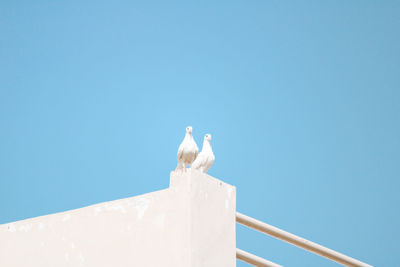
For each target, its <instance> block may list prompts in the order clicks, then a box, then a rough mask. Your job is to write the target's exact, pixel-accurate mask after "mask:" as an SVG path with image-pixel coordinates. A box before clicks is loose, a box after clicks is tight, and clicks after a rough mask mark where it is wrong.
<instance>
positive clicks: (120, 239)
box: [0, 171, 236, 267]
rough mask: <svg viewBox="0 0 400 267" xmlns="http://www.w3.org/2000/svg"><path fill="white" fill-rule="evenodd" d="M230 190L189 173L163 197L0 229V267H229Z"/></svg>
mask: <svg viewBox="0 0 400 267" xmlns="http://www.w3.org/2000/svg"><path fill="white" fill-rule="evenodd" d="M235 204H236V190H235V187H233V186H231V185H228V184H226V183H223V182H221V181H219V180H218V179H215V178H213V177H211V176H209V175H206V174H201V173H199V172H197V171H188V172H187V173H171V178H170V187H169V188H168V189H165V190H161V191H157V192H153V193H149V194H145V195H141V196H137V197H132V198H127V199H121V200H116V201H110V202H105V203H100V204H97V205H93V206H89V207H85V208H81V209H77V210H72V211H67V212H62V213H57V214H52V215H47V216H42V217H37V218H32V219H28V220H23V221H18V222H14V223H9V224H3V225H0V266H7V267H26V266H29V267H55V266H57V267H63V266H92V267H103V266H104V267H128V266H129V267H132V266H139V267H145V266H153V267H160V266H171V267H172V266H174V267H188V266H189V267H191V266H193V267H194V266H196V267H197V266H215V267H217V266H218V267H224V266H226V267H228V266H229V267H233V266H236V254H235V250H236V243H235V210H236V207H235Z"/></svg>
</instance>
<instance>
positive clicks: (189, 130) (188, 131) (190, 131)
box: [186, 126, 193, 134]
mask: <svg viewBox="0 0 400 267" xmlns="http://www.w3.org/2000/svg"><path fill="white" fill-rule="evenodd" d="M192 132H193V129H192V126H188V127H186V133H188V134H192Z"/></svg>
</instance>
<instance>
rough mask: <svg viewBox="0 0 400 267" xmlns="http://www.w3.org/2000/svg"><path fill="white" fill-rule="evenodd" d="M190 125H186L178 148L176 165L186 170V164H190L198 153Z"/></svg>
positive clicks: (177, 167)
mask: <svg viewBox="0 0 400 267" xmlns="http://www.w3.org/2000/svg"><path fill="white" fill-rule="evenodd" d="M192 132H193V129H192V127H190V126H188V127H186V135H185V138H184V139H183V141H182V143H181V145H180V146H179V148H178V166H176V169H177V170H178V169H181V170H186V165H190V164H192V162H193V161H194V160H195V159H196V158H197V155H198V154H199V148H198V147H197V144H196V142H195V141H194V139H193V135H192Z"/></svg>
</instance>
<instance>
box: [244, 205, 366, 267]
mask: <svg viewBox="0 0 400 267" xmlns="http://www.w3.org/2000/svg"><path fill="white" fill-rule="evenodd" d="M236 222H238V223H240V224H243V225H245V226H247V227H250V228H253V229H254V230H257V231H260V232H263V233H264V234H267V235H270V236H273V237H275V238H278V239H280V240H282V241H285V242H287V243H290V244H292V245H295V246H298V247H300V248H302V249H305V250H308V251H310V252H312V253H315V254H318V255H320V256H322V257H325V258H328V259H330V260H332V261H336V262H338V263H340V264H343V265H345V266H350V267H372V266H371V265H369V264H366V263H364V262H361V261H359V260H356V259H353V258H351V257H349V256H346V255H344V254H341V253H339V252H336V251H334V250H332V249H329V248H326V247H324V246H321V245H319V244H317V243H314V242H311V241H308V240H306V239H304V238H301V237H299V236H296V235H294V234H291V233H288V232H286V231H283V230H281V229H279V228H277V227H274V226H272V225H269V224H266V223H263V222H261V221H258V220H256V219H253V218H251V217H248V216H246V215H243V214H241V213H239V212H236ZM236 258H237V259H239V260H243V261H245V262H247V263H250V264H253V265H255V266H279V265H277V264H275V263H272V262H269V261H267V260H264V259H262V258H260V257H257V256H255V255H252V254H250V253H247V252H244V251H242V250H239V249H237V251H236ZM268 264H272V265H268Z"/></svg>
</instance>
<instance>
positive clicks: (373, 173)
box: [0, 0, 400, 267]
mask: <svg viewBox="0 0 400 267" xmlns="http://www.w3.org/2000/svg"><path fill="white" fill-rule="evenodd" d="M399 14H400V4H399V2H396V1H324V2H323V3H321V2H320V1H307V2H295V3H285V2H281V1H259V0H256V1H236V0H233V1H202V2H199V1H196V2H195V1H182V2H180V1H174V2H170V3H165V1H159V2H156V1H145V3H143V2H142V3H139V2H136V3H134V2H129V1H86V2H82V1H68V3H67V2H65V1H2V2H1V3H0V182H1V186H0V223H7V222H11V221H15V220H21V219H25V218H30V217H34V216H39V215H44V214H49V213H54V212H60V211H65V210H69V209H75V208H79V207H83V206H87V205H90V204H94V203H98V202H103V201H109V200H114V199H119V198H125V197H130V196H134V195H138V194H142V193H147V192H150V191H154V190H158V189H163V188H166V187H168V182H169V172H170V171H171V170H172V169H174V168H175V166H176V151H177V148H178V145H179V143H180V142H181V141H182V139H183V136H184V132H185V127H186V126H187V125H192V126H193V128H194V136H195V138H196V140H197V142H198V144H199V145H200V146H201V143H202V136H203V135H204V134H205V133H211V134H212V135H213V141H212V145H213V149H214V153H215V155H216V161H215V164H214V166H213V167H212V168H211V169H210V171H209V174H211V175H212V176H215V177H217V178H220V179H222V180H224V181H226V182H227V183H230V184H233V185H235V186H237V208H238V211H240V212H242V213H245V214H247V215H250V216H252V217H255V218H258V219H260V220H263V221H265V222H268V223H270V224H272V225H275V226H278V227H280V228H282V229H285V230H287V231H290V232H292V233H295V234H298V235H300V236H303V237H305V238H308V239H310V240H312V241H315V242H318V243H321V244H323V245H325V246H328V247H330V248H332V249H335V250H338V251H340V252H343V253H345V254H348V255H350V256H352V257H355V258H357V259H360V260H363V261H366V262H368V263H370V264H373V265H376V266H395V265H398V263H399V262H400V249H399V245H398V239H399V238H400V228H399V225H400V215H399V205H400V195H399V193H398V192H399V187H400V181H399V178H400V92H399V90H400V63H399V62H400V55H399V54H400V52H399V51H400V49H399V48H400V20H399ZM237 235H238V236H237V245H238V247H240V248H242V249H244V250H247V251H249V252H253V253H255V254H257V255H259V256H262V257H265V258H267V259H269V260H272V261H275V262H277V263H280V264H282V265H285V266H318V267H319V266H332V267H333V266H338V265H336V264H334V263H331V262H330V261H328V260H325V259H323V258H320V257H318V256H315V255H313V254H309V253H308V252H304V251H302V250H300V249H298V248H295V247H292V246H290V245H287V244H284V243H282V242H280V241H276V240H275V239H272V238H270V237H268V236H264V235H262V234H260V233H257V232H254V231H252V230H247V229H245V228H243V227H241V226H238V233H237ZM238 266H247V265H245V264H244V263H239V264H238Z"/></svg>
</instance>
